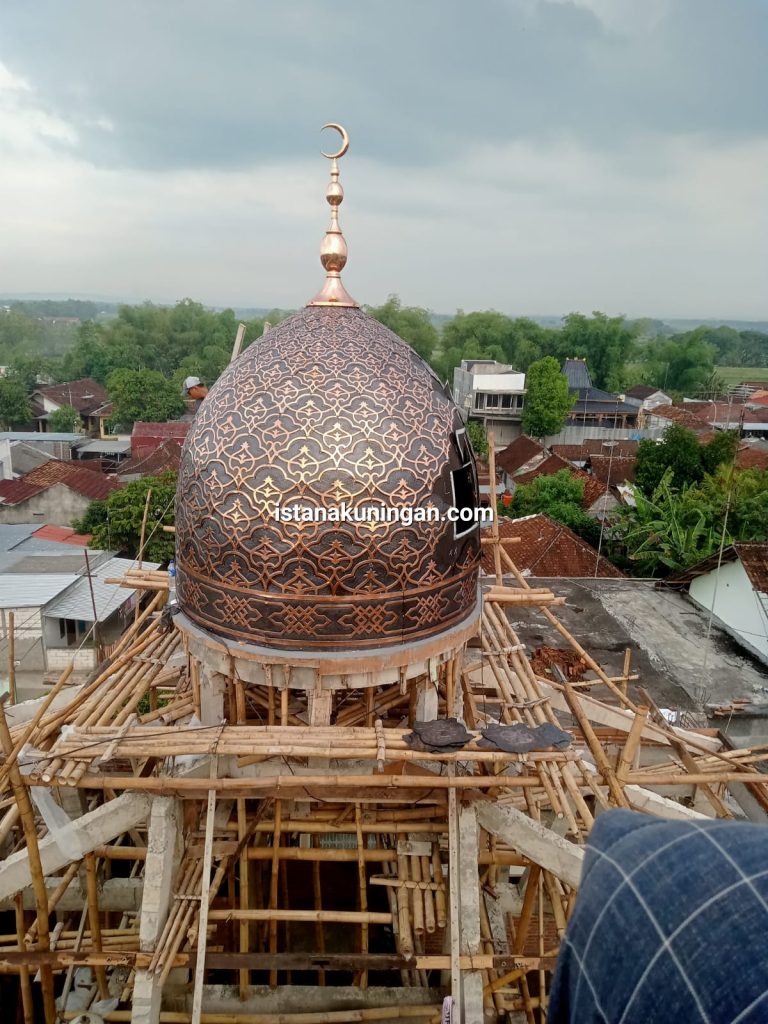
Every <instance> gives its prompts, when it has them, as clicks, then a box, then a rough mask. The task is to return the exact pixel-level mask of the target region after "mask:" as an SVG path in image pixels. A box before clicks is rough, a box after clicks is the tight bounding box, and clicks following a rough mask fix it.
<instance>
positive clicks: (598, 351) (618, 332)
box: [558, 311, 634, 390]
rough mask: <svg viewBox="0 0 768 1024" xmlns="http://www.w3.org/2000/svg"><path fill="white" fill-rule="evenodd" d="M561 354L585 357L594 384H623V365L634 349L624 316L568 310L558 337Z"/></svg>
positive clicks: (611, 386)
mask: <svg viewBox="0 0 768 1024" xmlns="http://www.w3.org/2000/svg"><path fill="white" fill-rule="evenodd" d="M558 346H559V350H560V353H561V355H562V356H563V357H564V358H580V359H586V360H587V365H588V366H589V372H590V375H591V377H592V382H593V383H594V385H595V387H598V388H607V389H608V390H615V389H619V388H621V387H623V386H624V369H625V364H626V362H627V360H628V359H629V358H630V357H631V355H632V352H633V349H634V338H633V332H632V330H631V328H630V327H629V326H628V325H627V323H626V321H625V319H624V317H623V316H606V314H605V313H600V312H599V311H595V312H594V313H593V314H592V316H591V317H588V316H584V315H583V314H582V313H569V314H568V316H566V317H565V325H564V327H563V329H562V331H561V332H560V336H559V338H558Z"/></svg>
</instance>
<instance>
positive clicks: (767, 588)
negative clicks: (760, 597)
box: [733, 541, 768, 594]
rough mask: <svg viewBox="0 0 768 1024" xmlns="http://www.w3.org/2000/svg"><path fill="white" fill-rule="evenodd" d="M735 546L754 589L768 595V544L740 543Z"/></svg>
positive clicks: (756, 542)
mask: <svg viewBox="0 0 768 1024" xmlns="http://www.w3.org/2000/svg"><path fill="white" fill-rule="evenodd" d="M733 546H734V548H735V550H736V554H737V555H738V556H739V558H740V559H741V564H742V565H743V566H744V571H745V572H746V574H747V576H749V582H750V583H751V584H752V586H753V587H754V589H755V590H759V591H760V593H761V594H768V544H766V543H764V542H758V541H752V542H749V543H747V542H744V541H739V542H738V543H737V544H734V545H733Z"/></svg>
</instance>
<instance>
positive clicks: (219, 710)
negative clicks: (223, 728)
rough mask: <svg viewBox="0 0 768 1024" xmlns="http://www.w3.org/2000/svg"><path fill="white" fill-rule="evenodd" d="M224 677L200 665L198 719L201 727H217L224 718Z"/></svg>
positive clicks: (202, 664)
mask: <svg viewBox="0 0 768 1024" xmlns="http://www.w3.org/2000/svg"><path fill="white" fill-rule="evenodd" d="M225 691H226V677H225V676H223V675H222V674H221V672H213V671H211V669H209V668H207V667H206V665H205V662H201V663H200V719H201V721H202V723H203V725H219V724H220V723H221V721H222V719H223V718H224V694H225Z"/></svg>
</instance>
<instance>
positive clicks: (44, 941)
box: [0, 699, 56, 1024]
mask: <svg viewBox="0 0 768 1024" xmlns="http://www.w3.org/2000/svg"><path fill="white" fill-rule="evenodd" d="M3 703H4V701H3V700H2V699H0V746H1V747H2V750H3V753H4V754H5V755H6V757H10V755H11V754H12V752H13V741H12V740H11V734H10V732H9V731H8V720H7V719H6V717H5V708H4V707H3ZM9 779H10V782H11V787H12V788H13V795H14V797H15V799H16V804H17V805H18V808H19V816H20V818H21V824H22V828H23V830H24V838H25V840H26V843H27V857H28V859H29V871H30V874H31V876H32V888H33V891H34V894H35V904H36V907H37V919H38V947H39V949H40V950H42V951H43V952H46V951H47V950H49V949H50V948H51V942H50V932H49V930H48V893H47V890H46V888H45V877H44V876H43V869H42V866H41V863H40V849H39V847H38V842H37V828H36V826H35V815H34V812H33V811H32V803H31V800H30V797H29V792H28V790H27V788H26V786H25V785H24V782H23V781H22V777H21V772H20V771H19V767H18V765H17V764H16V762H15V761H14V762H13V763H12V764H11V765H10V768H9ZM40 979H41V984H42V990H43V1008H44V1011H43V1012H44V1013H45V1024H56V999H55V996H54V989H53V972H52V970H51V968H50V966H49V965H46V966H44V967H41V968H40Z"/></svg>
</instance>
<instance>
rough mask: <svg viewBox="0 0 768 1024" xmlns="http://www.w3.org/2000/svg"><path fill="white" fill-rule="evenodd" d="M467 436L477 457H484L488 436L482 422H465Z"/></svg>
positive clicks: (486, 452)
mask: <svg viewBox="0 0 768 1024" xmlns="http://www.w3.org/2000/svg"><path fill="white" fill-rule="evenodd" d="M467 437H468V438H469V443H470V444H471V445H472V451H473V452H474V453H475V455H476V456H477V457H478V458H479V459H484V458H485V457H486V455H487V454H488V437H487V435H486V433H485V429H484V427H483V425H482V423H478V422H477V420H469V421H468V422H467Z"/></svg>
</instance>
